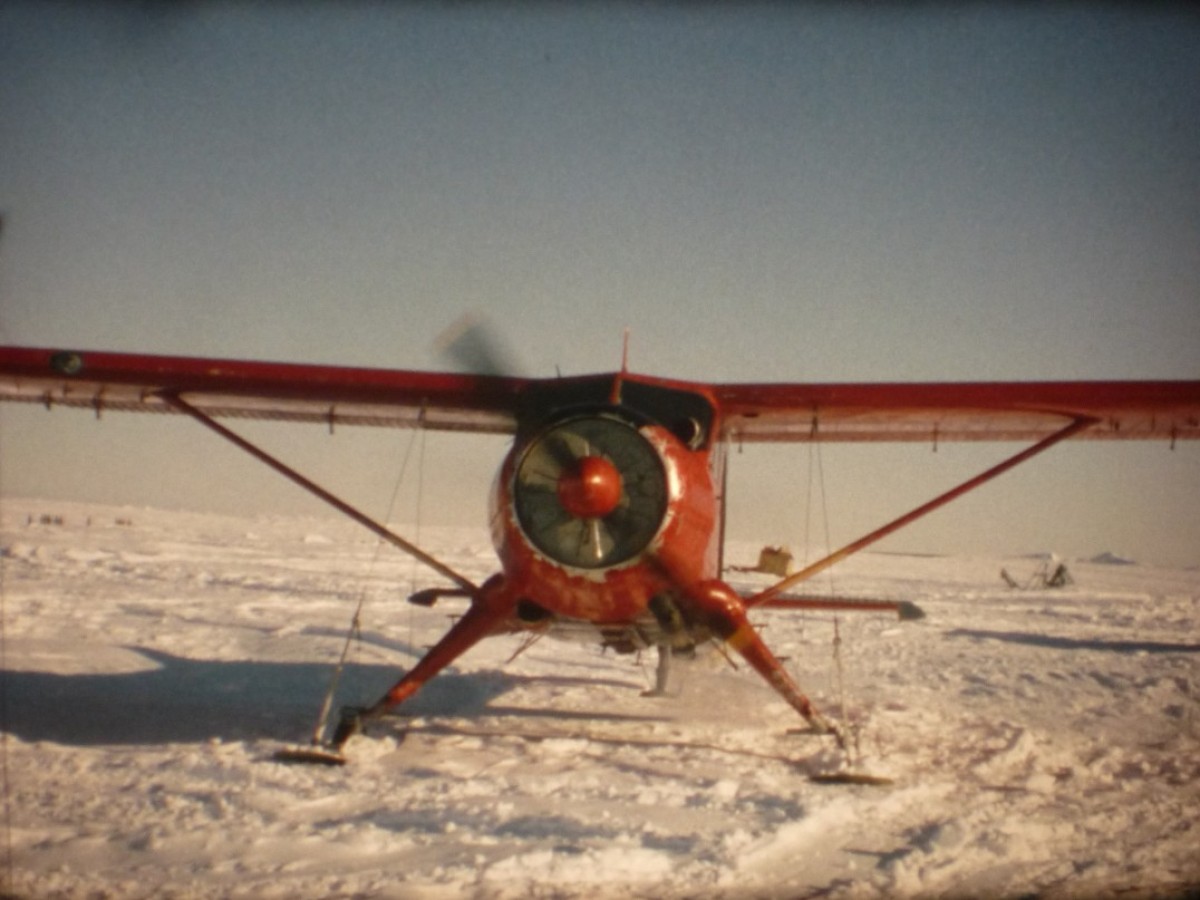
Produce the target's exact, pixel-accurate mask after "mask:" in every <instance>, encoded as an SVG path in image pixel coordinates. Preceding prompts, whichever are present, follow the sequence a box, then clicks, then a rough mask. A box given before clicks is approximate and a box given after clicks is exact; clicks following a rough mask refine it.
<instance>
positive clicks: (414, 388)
mask: <svg viewBox="0 0 1200 900" xmlns="http://www.w3.org/2000/svg"><path fill="white" fill-rule="evenodd" d="M614 377H616V376H614ZM620 377H622V378H625V379H628V380H638V381H644V382H646V383H658V384H663V385H667V384H669V385H671V386H672V387H674V388H683V389H685V390H690V391H694V392H696V393H697V394H700V395H703V396H705V397H707V398H708V399H709V401H710V402H711V404H712V405H713V407H714V408H715V410H716V411H717V422H718V423H719V425H718V427H719V429H720V431H719V434H718V435H717V436H718V437H719V438H721V439H724V440H729V441H733V442H747V443H751V442H809V441H829V442H835V441H849V442H867V441H875V442H889V441H909V442H924V443H931V444H937V443H938V442H943V441H1006V440H1020V441H1031V440H1039V439H1041V438H1044V437H1046V436H1048V435H1051V434H1053V433H1055V432H1057V431H1058V430H1059V429H1061V428H1063V427H1064V425H1067V424H1069V423H1071V422H1074V421H1079V420H1084V421H1088V422H1091V423H1092V424H1091V425H1090V427H1088V428H1086V429H1084V430H1082V431H1080V432H1079V436H1080V437H1087V438H1108V439H1130V440H1146V439H1151V440H1167V441H1172V442H1174V441H1176V440H1188V439H1196V438H1200V381H1087V382H1081V381H1076V382H994V383H985V382H979V383H962V382H958V383H923V384H919V383H918V384H816V385H810V384H717V385H708V384H689V383H683V382H667V381H662V380H660V379H654V378H649V377H644V376H635V375H627V374H625V373H622V375H621V376H620ZM569 381H570V379H566V380H565V381H564V380H562V379H546V380H536V379H522V378H510V377H504V376H495V375H461V374H451V373H442V372H418V371H404V370H387V369H360V368H346V367H334V366H314V365H297V364H293V363H264V362H241V361H233V360H218V359H197V358H189V357H174V356H144V355H134V354H120V353H103V352H86V351H79V352H75V351H61V350H53V349H37V348H25V347H4V348H0V401H13V402H23V403H30V404H40V405H42V406H45V407H47V408H49V409H53V408H55V407H59V406H64V407H76V408H84V409H89V410H92V411H94V412H95V413H96V414H98V415H99V414H103V413H105V412H108V411H132V412H159V413H171V412H176V411H177V409H176V408H175V407H174V406H172V405H171V404H170V403H169V402H168V399H169V398H170V397H179V398H182V399H183V400H185V401H186V402H187V403H188V404H189V405H190V406H192V407H194V408H196V409H198V410H200V411H202V412H204V413H206V414H207V415H210V416H214V417H222V418H247V419H268V420H277V421H293V422H310V423H319V424H322V425H325V426H326V427H329V428H336V427H340V426H374V427H392V428H430V429H437V430H444V431H467V432H482V433H491V434H507V433H511V432H513V431H514V430H515V429H516V427H517V417H518V413H519V412H520V410H521V409H522V402H523V400H522V398H523V396H526V395H527V394H528V395H538V394H539V392H543V393H545V389H546V386H548V385H550V386H553V385H561V384H564V383H565V382H569ZM529 388H538V390H535V391H528V389H529ZM546 396H555V394H554V392H553V388H551V391H550V392H549V393H546Z"/></svg>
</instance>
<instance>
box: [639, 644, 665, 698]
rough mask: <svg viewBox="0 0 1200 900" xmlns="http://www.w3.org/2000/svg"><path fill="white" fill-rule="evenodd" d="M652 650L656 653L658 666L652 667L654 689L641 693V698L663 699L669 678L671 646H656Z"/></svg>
mask: <svg viewBox="0 0 1200 900" xmlns="http://www.w3.org/2000/svg"><path fill="white" fill-rule="evenodd" d="M654 649H655V650H656V651H657V652H658V665H657V666H655V667H654V687H653V688H652V689H650V690H648V691H642V696H643V697H665V696H666V695H667V681H668V679H669V678H670V677H671V645H670V644H657V645H656V646H655V648H654Z"/></svg>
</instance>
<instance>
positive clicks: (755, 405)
mask: <svg viewBox="0 0 1200 900" xmlns="http://www.w3.org/2000/svg"><path fill="white" fill-rule="evenodd" d="M713 390H714V393H715V396H716V400H717V403H718V405H719V407H720V409H721V412H722V416H723V420H724V432H725V436H726V437H727V438H729V439H730V440H733V441H736V442H742V441H745V442H756V441H814V440H815V441H919V442H924V443H930V444H935V445H936V444H937V443H938V442H939V441H1034V440H1040V439H1042V438H1044V437H1047V436H1049V435H1051V434H1053V433H1054V432H1056V431H1058V430H1059V429H1061V428H1062V427H1063V426H1064V425H1066V424H1069V423H1070V422H1073V421H1081V420H1082V421H1091V422H1093V423H1094V424H1092V425H1091V426H1090V427H1088V428H1086V429H1083V430H1082V431H1080V432H1079V434H1078V435H1077V436H1078V437H1082V438H1108V439H1128V440H1146V439H1160V440H1169V441H1172V442H1174V441H1176V440H1188V439H1193V440H1194V439H1196V438H1200V381H1067V382H1064V381H1058V382H975V383H961V382H960V383H944V384H939V383H932V384H822V385H805V384H725V385H715V386H714V388H713Z"/></svg>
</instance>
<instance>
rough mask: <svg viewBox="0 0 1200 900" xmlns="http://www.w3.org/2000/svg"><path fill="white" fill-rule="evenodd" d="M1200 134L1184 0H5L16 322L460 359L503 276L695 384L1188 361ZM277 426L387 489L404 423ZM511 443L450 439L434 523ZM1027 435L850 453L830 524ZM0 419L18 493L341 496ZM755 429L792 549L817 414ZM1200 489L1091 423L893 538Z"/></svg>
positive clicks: (550, 320) (1177, 457)
mask: <svg viewBox="0 0 1200 900" xmlns="http://www.w3.org/2000/svg"><path fill="white" fill-rule="evenodd" d="M1197 148H1200V15H1198V14H1197V13H1195V12H1191V11H1190V10H1188V9H1187V7H1184V6H1179V7H1175V6H1171V5H1159V4H1149V5H1147V6H1143V5H1139V4H1129V5H1121V4H1112V3H1096V4H1094V5H1093V4H1087V3H1078V4H1048V5H1046V8H1042V6H1041V5H1037V4H1033V5H1030V4H1009V5H1006V4H996V5H993V4H982V3H967V4H860V3H848V4H844V5H843V4H836V3H813V4H774V3H771V4H763V5H755V4H729V5H728V6H725V5H722V4H711V5H710V4H697V5H694V6H692V5H688V4H676V3H663V4H638V3H612V4H606V3H589V4H563V5H562V8H560V7H559V5H556V4H548V3H519V4H515V5H512V6H507V5H504V4H500V3H481V4H376V3H358V4H353V3H352V4H340V3H338V4H335V3H328V4H319V3H309V4H305V3H300V4H292V3H277V4H259V3H253V4H252V3H245V4H237V3H226V4H207V3H182V4H139V3H121V4H113V5H108V6H106V5H103V4H40V3H35V4H22V3H7V4H4V5H0V210H2V211H3V213H4V216H5V227H4V232H3V236H2V237H0V339H2V340H3V341H4V342H6V343H19V344H39V345H40V344H47V345H62V346H71V347H84V348H89V347H90V348H102V349H113V350H127V351H144V352H157V353H179V354H189V355H219V356H233V357H245V358H265V359H281V360H294V361H312V362H324V363H335V364H348V365H369V366H387V367H398V368H431V367H437V368H444V367H446V366H447V363H446V362H445V361H444V360H442V359H439V358H438V357H437V355H436V353H435V351H434V350H433V349H432V343H433V339H434V338H435V337H436V335H437V334H438V333H439V332H440V331H441V330H442V329H443V328H445V327H446V325H448V324H449V323H450V322H451V321H453V320H454V319H455V318H457V317H458V316H459V315H460V314H461V313H463V312H465V311H467V310H476V311H483V312H485V313H487V314H489V315H490V317H491V318H492V319H493V320H494V321H495V322H496V324H497V325H498V327H499V329H500V331H501V332H502V333H503V334H504V336H505V338H506V340H507V342H508V344H509V345H510V346H511V348H512V350H513V352H514V354H515V355H516V356H517V357H519V358H520V359H521V360H522V364H523V367H524V369H525V371H526V372H527V373H528V374H534V375H538V374H545V375H549V374H553V373H554V372H555V371H556V370H557V371H562V372H564V373H573V372H583V371H599V370H610V369H613V368H615V367H616V366H617V365H618V364H619V360H620V352H621V333H622V329H623V328H624V327H625V326H629V327H630V328H631V329H632V342H631V365H632V367H633V368H635V369H637V370H639V371H643V372H649V373H653V374H660V375H670V376H676V377H681V378H691V379H698V380H729V381H733V380H790V381H897V380H929V381H945V380H962V379H1084V378H1198V377H1200V151H1198V149H1197ZM301 431H303V430H301ZM255 433H261V434H262V435H263V438H264V440H267V441H268V442H271V441H275V442H277V443H276V446H277V447H279V448H281V449H283V450H285V451H286V452H289V453H291V454H293V456H292V458H294V459H297V460H298V461H299V462H301V463H302V464H304V465H306V466H308V467H309V468H311V469H314V470H315V471H316V473H317V474H318V475H319V476H321V477H322V478H324V479H325V480H326V481H328V482H329V483H330V484H331V486H332V487H335V488H337V489H339V490H344V491H345V492H346V493H347V494H348V495H350V497H351V498H352V499H354V500H355V501H356V502H361V503H363V505H364V506H367V507H368V508H370V509H371V511H373V512H375V513H377V514H378V513H381V512H382V511H383V510H384V508H386V502H387V501H386V498H387V497H389V496H390V495H391V491H392V486H393V484H394V481H395V469H396V466H397V460H398V459H400V458H402V456H403V453H404V448H405V446H406V445H407V441H408V439H409V436H408V435H405V434H399V435H374V434H372V435H365V436H354V435H345V436H342V435H339V436H336V437H334V438H332V439H330V438H328V437H327V436H326V435H324V434H319V435H313V434H311V433H309V432H304V433H297V430H296V429H292V430H290V431H286V432H281V431H279V430H278V429H262V430H261V432H255ZM503 448H504V444H503V442H498V441H495V440H491V439H482V438H448V437H445V436H431V437H430V438H429V439H428V444H427V445H426V464H425V467H424V469H425V472H426V476H427V478H428V484H427V486H426V489H425V491H424V493H423V494H422V497H423V502H424V504H425V507H426V509H425V510H424V515H425V517H426V518H427V519H428V520H430V521H435V520H440V519H455V518H462V517H468V518H476V519H479V520H480V521H482V517H483V514H484V513H483V509H484V507H483V493H484V492H485V490H486V487H487V485H488V483H489V480H490V471H489V470H490V468H491V467H492V466H493V465H494V463H495V462H498V459H499V455H500V454H501V453H502V452H503ZM1012 449H1013V448H1011V447H1005V446H1001V447H991V448H979V447H970V448H967V447H943V448H942V449H941V450H940V451H939V452H938V453H937V454H932V453H930V452H929V449H928V448H911V447H910V448H889V449H887V450H885V451H879V450H878V449H870V450H868V449H862V448H846V447H836V446H833V447H826V448H825V449H824V450H823V451H822V454H823V455H822V458H821V460H820V461H821V463H822V469H823V470H824V472H825V488H826V491H827V493H828V504H827V505H828V509H829V517H830V527H831V531H832V534H833V542H834V543H835V544H837V543H839V542H842V541H844V540H849V539H850V538H852V537H855V536H857V534H858V533H859V532H861V531H863V530H866V529H869V528H871V527H873V526H874V525H876V524H879V523H880V522H881V521H883V519H884V518H886V517H888V516H890V515H896V514H899V513H900V512H903V511H904V510H905V509H906V508H907V506H908V505H913V504H915V503H918V502H921V501H922V500H924V499H927V497H928V495H929V494H930V493H931V492H932V491H936V490H939V489H941V488H944V487H948V486H949V485H950V484H952V483H954V482H955V481H956V480H957V479H959V478H962V477H966V476H967V475H969V474H972V473H973V472H974V471H975V470H976V469H978V468H979V467H980V466H982V465H985V464H987V463H989V462H991V461H993V460H995V459H996V458H998V457H999V456H1000V455H1002V454H1003V453H1006V452H1011V450H1012ZM0 451H3V457H2V458H0V479H2V486H3V490H4V492H5V493H7V494H23V495H35V496H51V497H64V498H65V497H78V498H95V499H104V500H113V501H119V502H130V503H138V504H141V503H151V504H164V505H170V506H191V507H210V508H220V509H231V508H241V509H265V510H273V509H280V510H296V509H309V508H311V507H310V506H308V505H306V504H307V501H304V500H301V499H295V498H294V493H293V491H294V489H292V488H291V487H289V486H287V485H284V484H282V483H281V484H276V483H275V482H276V479H277V476H274V475H273V474H271V473H269V472H266V471H262V472H258V471H257V470H256V469H255V468H254V467H253V465H252V464H250V463H243V462H241V461H240V460H238V459H237V458H236V457H235V456H233V451H227V450H225V448H224V447H223V446H221V445H220V444H218V443H217V442H216V439H215V438H212V437H210V436H209V435H207V434H206V433H200V432H198V431H197V429H196V427H195V426H191V425H190V424H189V423H184V422H164V421H163V420H161V419H153V420H150V421H146V420H142V419H137V418H135V417H128V416H126V417H118V416H112V417H111V418H107V419H105V420H103V421H101V422H99V423H96V422H94V421H92V420H91V419H90V418H89V417H87V416H84V415H81V414H75V415H72V414H70V413H66V412H58V413H54V414H49V415H48V414H45V413H44V412H42V411H39V410H20V409H12V408H8V409H0ZM734 464H735V469H734V473H733V487H734V489H735V491H736V495H735V497H734V505H733V506H732V510H731V514H732V517H733V519H732V524H733V525H734V526H735V529H734V533H735V536H745V537H752V538H754V539H759V538H761V539H763V540H772V541H781V542H786V543H790V544H796V543H798V541H799V539H800V536H801V529H802V523H803V521H804V519H805V513H804V511H803V504H804V502H805V497H806V495H807V493H808V492H807V486H806V485H807V473H808V471H809V469H810V459H809V456H808V450H807V449H805V448H803V447H801V448H794V447H793V448H787V449H786V451H784V450H780V449H779V448H773V449H771V450H748V451H746V453H745V454H743V455H742V456H736V457H734ZM409 474H410V478H409V484H408V485H406V488H405V491H408V490H409V489H410V485H411V480H412V478H411V476H412V472H411V471H410V473H409ZM1198 489H1200V448H1196V447H1194V446H1185V447H1181V448H1179V449H1177V450H1176V451H1175V452H1174V453H1171V452H1170V451H1168V450H1167V448H1166V447H1165V446H1162V445H1146V446H1134V447H1129V446H1113V445H1093V444H1088V445H1085V446H1072V447H1067V448H1060V449H1058V450H1056V451H1052V455H1051V456H1049V457H1045V458H1043V459H1042V460H1040V461H1037V462H1034V463H1031V464H1030V467H1029V468H1027V469H1024V470H1019V471H1018V472H1017V473H1014V474H1012V475H1010V476H1006V478H1005V479H1004V480H1002V481H1000V482H997V483H996V484H995V485H993V486H992V487H991V488H988V489H986V491H985V493H981V494H979V495H976V496H975V497H973V498H972V499H970V500H968V501H966V502H965V503H964V504H963V505H962V506H959V507H953V508H951V509H950V510H947V511H944V512H942V513H939V514H937V515H936V518H935V519H932V520H930V521H929V522H928V523H927V524H925V525H923V526H921V527H920V528H918V529H917V530H915V531H910V532H907V533H905V534H902V535H899V536H897V537H896V538H893V539H891V540H890V541H889V542H888V544H887V545H886V546H887V547H888V548H890V549H921V550H930V551H939V550H940V551H946V552H1024V551H1034V550H1057V551H1059V552H1063V553H1072V554H1091V553H1096V552H1099V551H1101V550H1113V551H1115V552H1119V553H1125V554H1128V555H1132V556H1138V557H1140V558H1143V559H1148V560H1153V559H1159V560H1163V561H1170V562H1183V563H1200V512H1198V511H1197V509H1196V507H1197V504H1196V503H1195V498H1196V497H1197V496H1200V490H1198ZM439 492H441V493H440V494H439ZM404 502H407V501H404ZM797 523H800V524H797ZM819 530H821V531H822V532H823V526H821V528H820V529H819ZM821 540H822V542H823V540H824V539H823V537H822V539H821Z"/></svg>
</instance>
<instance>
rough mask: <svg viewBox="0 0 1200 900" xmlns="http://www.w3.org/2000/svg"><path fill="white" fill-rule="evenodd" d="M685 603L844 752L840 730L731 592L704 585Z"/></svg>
mask: <svg viewBox="0 0 1200 900" xmlns="http://www.w3.org/2000/svg"><path fill="white" fill-rule="evenodd" d="M687 601H688V602H689V603H690V605H691V607H692V609H693V610H694V612H695V614H696V615H697V616H698V617H699V619H700V620H701V621H702V622H704V623H705V624H706V625H707V626H708V627H709V628H710V629H711V630H712V632H713V633H714V634H715V635H717V636H718V637H720V638H722V639H723V640H725V642H726V643H728V644H729V646H730V647H732V648H733V649H734V650H736V651H737V652H738V653H739V654H740V655H741V656H742V658H743V659H745V660H746V662H748V663H749V664H750V666H751V667H752V668H753V669H754V670H755V671H756V672H758V674H759V675H761V676H762V677H763V678H764V679H765V680H766V682H767V683H768V684H769V685H771V687H773V688H774V689H775V691H776V693H778V694H779V695H780V696H781V697H783V699H784V700H786V701H787V702H788V703H789V704H790V705H791V707H792V708H793V709H795V710H796V712H798V713H800V715H802V716H803V717H804V719H805V721H806V722H808V724H809V725H811V726H812V727H813V728H814V729H815V730H816V731H818V732H819V733H821V734H832V735H833V736H834V737H835V738H836V739H837V742H838V746H839V747H841V748H842V749H845V747H846V738H845V735H844V734H843V733H842V730H841V729H840V728H838V727H837V725H836V724H834V723H833V722H831V721H830V720H829V719H826V718H825V716H823V715H821V713H820V712H818V711H817V708H816V707H815V706H814V705H813V703H812V701H811V700H809V699H808V697H806V696H805V695H804V694H803V693H802V692H801V690H800V688H799V687H798V686H797V685H796V682H795V681H793V680H792V677H791V676H790V675H789V674H788V673H787V670H786V669H785V668H784V667H783V665H782V664H781V663H780V662H779V660H778V659H776V658H775V655H774V654H773V653H771V651H770V650H769V649H768V648H767V645H766V644H764V643H763V640H762V638H761V637H759V635H758V632H757V631H756V630H755V629H754V626H753V625H751V624H750V620H749V619H748V618H747V616H746V606H745V604H744V603H743V602H742V599H741V597H739V596H738V595H737V593H736V592H735V591H734V590H733V588H731V587H729V585H727V584H725V583H724V582H721V581H709V582H705V583H704V584H701V585H699V586H698V587H697V588H696V589H695V590H694V591H691V592H689V593H688V594H687Z"/></svg>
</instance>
